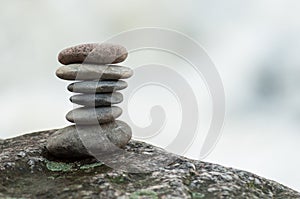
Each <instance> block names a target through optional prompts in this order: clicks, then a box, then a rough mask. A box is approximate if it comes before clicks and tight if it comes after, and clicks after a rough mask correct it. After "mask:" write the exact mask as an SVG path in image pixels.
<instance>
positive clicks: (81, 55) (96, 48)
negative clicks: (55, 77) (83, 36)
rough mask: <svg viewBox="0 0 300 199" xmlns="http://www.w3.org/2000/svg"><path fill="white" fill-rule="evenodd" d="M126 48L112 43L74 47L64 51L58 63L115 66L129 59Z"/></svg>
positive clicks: (60, 54)
mask: <svg viewBox="0 0 300 199" xmlns="http://www.w3.org/2000/svg"><path fill="white" fill-rule="evenodd" d="M127 55H128V53H127V50H126V48H125V47H123V46H121V45H117V44H110V43H102V44H99V43H91V44H81V45H77V46H72V47H69V48H66V49H64V50H62V51H61V52H60V53H59V55H58V61H59V62H60V63H62V64H65V65H67V64H73V63H96V64H114V63H120V62H122V61H124V60H125V59H126V58H127Z"/></svg>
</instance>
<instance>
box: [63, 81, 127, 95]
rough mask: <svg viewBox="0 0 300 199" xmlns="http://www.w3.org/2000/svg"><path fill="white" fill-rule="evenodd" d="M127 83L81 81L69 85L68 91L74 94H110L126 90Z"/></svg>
mask: <svg viewBox="0 0 300 199" xmlns="http://www.w3.org/2000/svg"><path fill="white" fill-rule="evenodd" d="M127 86H128V85H127V83H126V82H124V81H122V80H118V81H109V80H104V81H83V82H75V83H71V84H70V85H69V86H68V90H69V91H71V92H75V93H111V92H113V91H116V90H122V89H125V88H127Z"/></svg>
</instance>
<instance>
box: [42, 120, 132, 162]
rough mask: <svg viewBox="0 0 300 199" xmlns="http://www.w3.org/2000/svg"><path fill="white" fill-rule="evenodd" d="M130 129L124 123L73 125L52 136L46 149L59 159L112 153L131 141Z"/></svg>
mask: <svg viewBox="0 0 300 199" xmlns="http://www.w3.org/2000/svg"><path fill="white" fill-rule="evenodd" d="M131 136H132V133H131V129H130V127H129V126H128V125H127V124H126V123H125V122H122V121H118V120H116V121H114V122H110V123H105V124H101V125H93V126H79V125H76V126H75V125H72V126H68V127H65V128H63V129H59V130H58V131H56V132H55V133H54V134H52V135H51V136H50V137H49V139H48V143H47V146H46V148H47V149H48V151H49V152H50V153H51V154H52V155H54V156H57V157H63V158H64V157H65V158H72V157H86V156H91V155H90V152H88V151H93V152H99V153H105V152H108V153H109V152H111V149H113V148H114V146H117V147H124V146H125V145H126V144H127V143H128V142H129V140H130V139H131Z"/></svg>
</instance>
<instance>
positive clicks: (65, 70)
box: [56, 64, 133, 80]
mask: <svg viewBox="0 0 300 199" xmlns="http://www.w3.org/2000/svg"><path fill="white" fill-rule="evenodd" d="M132 75H133V70H132V69H130V68H128V67H125V66H118V65H93V64H70V65H67V66H61V67H59V68H58V69H57V70H56V76H57V77H59V78H61V79H64V80H118V79H126V78H129V77H131V76H132Z"/></svg>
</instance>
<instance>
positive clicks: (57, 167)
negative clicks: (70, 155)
mask: <svg viewBox="0 0 300 199" xmlns="http://www.w3.org/2000/svg"><path fill="white" fill-rule="evenodd" d="M46 167H47V169H48V170H50V171H64V172H67V171H72V170H74V169H73V167H74V164H72V163H68V164H67V163H63V162H53V161H47V162H46Z"/></svg>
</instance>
